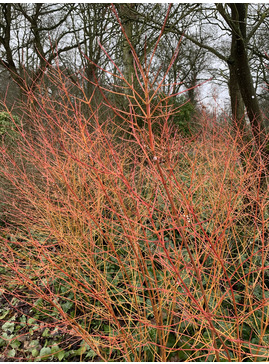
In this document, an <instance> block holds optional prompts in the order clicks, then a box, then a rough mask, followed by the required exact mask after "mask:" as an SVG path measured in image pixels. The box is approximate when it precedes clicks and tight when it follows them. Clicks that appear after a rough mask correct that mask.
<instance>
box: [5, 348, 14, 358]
mask: <svg viewBox="0 0 269 364" xmlns="http://www.w3.org/2000/svg"><path fill="white" fill-rule="evenodd" d="M15 355H16V350H15V349H11V350H9V351H8V353H7V356H8V358H14V356H15Z"/></svg>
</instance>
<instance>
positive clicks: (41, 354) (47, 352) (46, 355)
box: [39, 348, 51, 359]
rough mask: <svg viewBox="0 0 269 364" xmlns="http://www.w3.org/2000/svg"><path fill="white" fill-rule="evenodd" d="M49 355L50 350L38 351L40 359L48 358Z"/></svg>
mask: <svg viewBox="0 0 269 364" xmlns="http://www.w3.org/2000/svg"><path fill="white" fill-rule="evenodd" d="M49 355H51V348H42V349H41V350H40V353H39V357H40V358H42V359H44V357H48V356H49ZM46 359H47V358H46Z"/></svg>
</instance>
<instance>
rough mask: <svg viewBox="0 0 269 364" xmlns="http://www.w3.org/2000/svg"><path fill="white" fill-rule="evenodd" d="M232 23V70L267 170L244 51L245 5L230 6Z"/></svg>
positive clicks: (266, 153)
mask: <svg viewBox="0 0 269 364" xmlns="http://www.w3.org/2000/svg"><path fill="white" fill-rule="evenodd" d="M230 7H231V10H232V21H233V24H234V26H235V29H236V30H237V31H235V30H234V31H233V35H232V37H233V40H232V42H234V54H233V56H234V69H235V70H236V78H237V82H238V85H239V89H240V92H241V95H242V98H243V101H244V104H245V106H246V110H247V115H248V118H249V121H250V125H251V130H252V133H253V136H254V138H255V143H256V145H257V150H259V151H260V152H261V155H262V158H263V162H264V164H265V166H266V168H267V170H268V169H269V164H268V162H269V151H268V148H267V145H266V144H265V137H266V130H265V126H264V121H263V116H262V113H261V110H260V107H259V102H258V99H257V96H256V91H255V88H254V85H253V80H252V76H251V71H250V67H249V61H248V54H247V49H246V15H247V14H246V12H247V5H246V4H243V3H240V4H231V5H230Z"/></svg>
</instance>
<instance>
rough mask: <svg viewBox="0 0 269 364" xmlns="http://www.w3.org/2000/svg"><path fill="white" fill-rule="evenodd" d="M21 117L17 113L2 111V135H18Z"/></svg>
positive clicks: (0, 113)
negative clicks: (17, 126)
mask: <svg viewBox="0 0 269 364" xmlns="http://www.w3.org/2000/svg"><path fill="white" fill-rule="evenodd" d="M19 121H20V119H19V117H18V116H16V115H10V114H9V113H8V112H5V111H2V112H0V136H1V135H5V134H6V135H8V136H9V137H11V138H12V137H15V136H16V135H17V130H16V124H19Z"/></svg>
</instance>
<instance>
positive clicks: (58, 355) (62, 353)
mask: <svg viewBox="0 0 269 364" xmlns="http://www.w3.org/2000/svg"><path fill="white" fill-rule="evenodd" d="M64 355H65V352H64V351H63V350H62V351H59V353H58V354H57V358H58V359H59V360H60V361H62V359H63V358H64Z"/></svg>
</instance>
